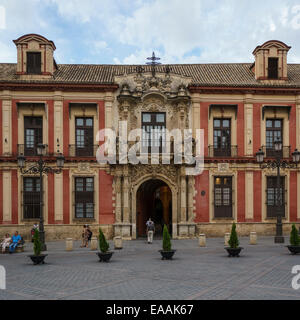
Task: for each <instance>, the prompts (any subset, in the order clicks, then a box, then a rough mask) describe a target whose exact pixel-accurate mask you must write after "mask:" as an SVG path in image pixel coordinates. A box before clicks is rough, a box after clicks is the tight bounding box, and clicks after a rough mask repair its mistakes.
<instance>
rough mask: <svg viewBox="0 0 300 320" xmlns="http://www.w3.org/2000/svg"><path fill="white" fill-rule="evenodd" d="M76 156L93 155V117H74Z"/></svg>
mask: <svg viewBox="0 0 300 320" xmlns="http://www.w3.org/2000/svg"><path fill="white" fill-rule="evenodd" d="M75 122H76V124H75V140H76V141H75V143H76V145H75V146H76V156H93V144H94V139H93V135H94V126H93V118H76V119H75Z"/></svg>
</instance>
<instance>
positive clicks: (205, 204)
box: [195, 170, 210, 222]
mask: <svg viewBox="0 0 300 320" xmlns="http://www.w3.org/2000/svg"><path fill="white" fill-rule="evenodd" d="M195 188H196V190H197V194H196V196H195V200H196V218H195V222H209V198H210V197H209V172H208V170H204V171H203V173H202V174H200V175H198V176H196V177H195ZM201 191H205V195H204V196H202V195H201Z"/></svg>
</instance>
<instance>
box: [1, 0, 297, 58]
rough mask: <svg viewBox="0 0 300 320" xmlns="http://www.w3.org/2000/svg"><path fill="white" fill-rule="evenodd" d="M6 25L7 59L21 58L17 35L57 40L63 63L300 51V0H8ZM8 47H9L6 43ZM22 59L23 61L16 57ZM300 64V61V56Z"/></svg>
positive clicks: (3, 33)
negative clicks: (279, 47) (284, 48)
mask: <svg viewBox="0 0 300 320" xmlns="http://www.w3.org/2000/svg"><path fill="white" fill-rule="evenodd" d="M1 5H3V6H4V7H5V8H6V24H7V28H6V30H0V38H1V42H2V47H3V50H4V51H3V52H2V53H1V52H0V58H1V59H4V58H5V57H6V59H7V61H12V60H13V59H15V56H16V54H15V52H14V50H15V48H14V45H13V43H12V42H11V40H12V39H15V38H17V37H19V36H20V35H23V34H25V33H29V32H35V33H41V34H42V35H44V36H46V37H48V38H49V39H51V40H53V41H54V42H55V43H56V47H57V51H56V53H55V54H56V57H57V60H58V62H59V63H70V62H72V61H75V62H76V63H83V62H86V61H87V62H89V63H128V64H129V63H130V64H137V63H145V61H146V58H147V57H148V56H149V55H151V53H152V51H155V52H156V54H157V55H159V56H160V57H161V62H163V63H208V62H209V63H219V62H251V61H253V59H254V58H253V56H252V51H253V49H254V48H255V47H256V46H257V45H260V44H262V43H263V42H265V41H267V40H271V39H278V40H281V41H283V42H285V43H287V44H288V45H291V46H292V50H291V51H290V53H289V56H288V59H289V61H296V59H297V58H298V57H299V56H300V43H299V41H298V32H299V28H300V6H299V4H298V0H264V1H263V2H262V1H260V0H253V1H251V2H249V1H246V0H241V1H236V0H222V1H217V2H216V1H211V0H185V1H182V0H114V1H111V0H85V1H82V0H67V1H61V0H23V1H19V0H2V2H1ZM4 44H6V45H4ZM14 61H15V60H14ZM298 62H299V63H300V61H298Z"/></svg>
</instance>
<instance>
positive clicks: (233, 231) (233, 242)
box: [228, 223, 240, 248]
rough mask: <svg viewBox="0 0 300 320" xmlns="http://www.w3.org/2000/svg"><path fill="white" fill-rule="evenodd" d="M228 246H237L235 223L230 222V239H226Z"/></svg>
mask: <svg viewBox="0 0 300 320" xmlns="http://www.w3.org/2000/svg"><path fill="white" fill-rule="evenodd" d="M228 244H229V246H230V248H237V247H238V246H239V244H240V243H239V239H238V235H237V232H236V224H235V223H233V224H232V228H231V234H230V239H229V241H228Z"/></svg>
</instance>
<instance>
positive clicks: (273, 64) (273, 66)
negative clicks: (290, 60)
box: [268, 58, 278, 79]
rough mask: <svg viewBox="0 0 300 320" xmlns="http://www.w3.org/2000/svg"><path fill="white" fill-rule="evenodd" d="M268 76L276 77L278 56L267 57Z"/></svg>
mask: <svg viewBox="0 0 300 320" xmlns="http://www.w3.org/2000/svg"><path fill="white" fill-rule="evenodd" d="M268 78H269V79H278V58H269V59H268Z"/></svg>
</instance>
